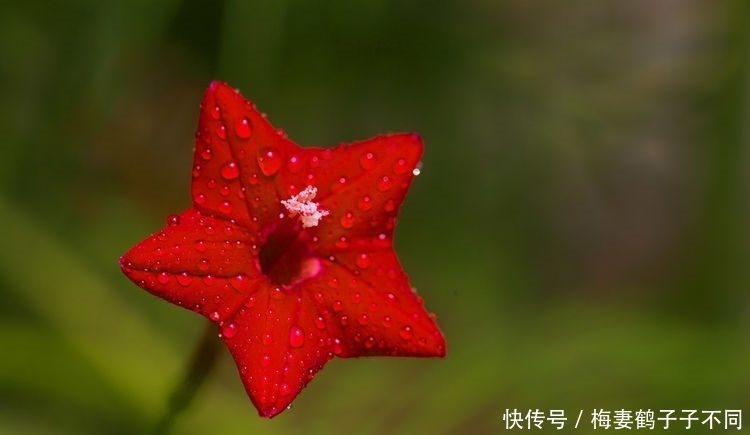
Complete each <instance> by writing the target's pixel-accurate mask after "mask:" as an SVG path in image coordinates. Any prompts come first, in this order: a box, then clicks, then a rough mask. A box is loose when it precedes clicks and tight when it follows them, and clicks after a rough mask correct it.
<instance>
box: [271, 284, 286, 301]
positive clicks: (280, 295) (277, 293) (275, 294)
mask: <svg viewBox="0 0 750 435" xmlns="http://www.w3.org/2000/svg"><path fill="white" fill-rule="evenodd" d="M285 298H286V293H285V292H284V291H283V290H282V289H281V287H274V289H273V290H271V299H274V300H277V301H280V300H282V299H285Z"/></svg>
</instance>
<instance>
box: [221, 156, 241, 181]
mask: <svg viewBox="0 0 750 435" xmlns="http://www.w3.org/2000/svg"><path fill="white" fill-rule="evenodd" d="M221 176H222V178H224V179H225V180H230V181H231V180H234V179H235V178H237V177H239V176H240V168H239V167H238V166H237V162H234V161H231V162H228V163H225V164H224V166H222V167H221Z"/></svg>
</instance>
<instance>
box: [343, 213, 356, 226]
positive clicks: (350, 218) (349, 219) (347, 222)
mask: <svg viewBox="0 0 750 435" xmlns="http://www.w3.org/2000/svg"><path fill="white" fill-rule="evenodd" d="M341 226H342V227H344V228H346V229H349V228H351V227H353V226H354V215H352V214H351V212H347V213H346V214H345V215H343V216H341Z"/></svg>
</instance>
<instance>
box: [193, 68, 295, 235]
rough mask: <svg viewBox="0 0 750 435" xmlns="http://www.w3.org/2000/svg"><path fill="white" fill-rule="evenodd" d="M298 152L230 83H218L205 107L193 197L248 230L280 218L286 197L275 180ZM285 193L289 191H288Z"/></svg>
mask: <svg viewBox="0 0 750 435" xmlns="http://www.w3.org/2000/svg"><path fill="white" fill-rule="evenodd" d="M292 148H296V146H295V145H294V144H292V143H291V142H290V141H289V140H287V139H286V138H284V137H283V136H282V135H279V134H278V133H277V131H276V130H275V129H274V128H273V126H272V125H271V124H270V123H269V122H268V121H267V120H266V119H265V116H264V115H263V114H261V113H260V112H258V111H257V110H256V109H255V106H254V105H253V104H252V103H251V102H250V101H248V100H246V99H244V98H243V97H242V96H241V95H240V94H238V93H237V92H236V91H235V90H234V89H232V88H231V87H230V86H229V85H227V84H224V83H221V82H213V83H211V86H210V87H209V89H208V91H207V92H206V95H205V96H204V98H203V102H202V103H201V114H200V119H199V121H198V131H197V133H196V145H195V158H194V165H193V184H192V194H193V202H194V204H195V206H196V207H197V208H198V209H200V210H203V211H206V212H208V213H210V214H212V215H216V216H223V217H226V218H228V219H235V220H236V221H238V222H240V223H242V224H243V225H245V226H246V227H248V228H251V229H254V230H256V231H257V230H258V229H260V225H264V224H267V223H268V222H271V221H273V220H274V219H276V218H277V216H278V215H279V213H280V212H281V203H280V201H281V199H285V198H286V197H284V198H281V197H280V196H279V192H277V191H276V189H275V188H274V183H273V182H269V181H271V180H273V179H274V178H275V177H276V176H277V175H278V173H279V171H280V168H281V164H282V159H283V156H284V155H287V154H289V153H290V152H291V149H292ZM284 195H285V193H284Z"/></svg>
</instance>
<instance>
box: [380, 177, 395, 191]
mask: <svg viewBox="0 0 750 435" xmlns="http://www.w3.org/2000/svg"><path fill="white" fill-rule="evenodd" d="M391 187H393V180H391V177H389V176H387V175H383V176H382V177H380V179H379V180H378V190H379V191H381V192H385V191H386V190H388V189H390V188H391Z"/></svg>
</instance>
